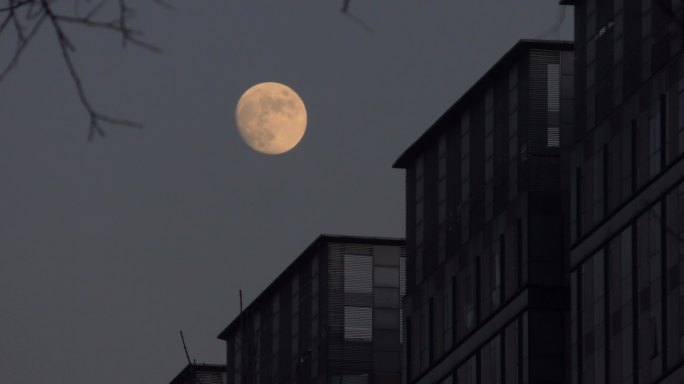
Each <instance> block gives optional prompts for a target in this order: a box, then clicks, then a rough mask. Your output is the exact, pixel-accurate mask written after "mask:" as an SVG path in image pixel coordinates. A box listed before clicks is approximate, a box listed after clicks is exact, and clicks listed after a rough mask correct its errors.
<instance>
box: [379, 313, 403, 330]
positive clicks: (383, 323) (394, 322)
mask: <svg viewBox="0 0 684 384" xmlns="http://www.w3.org/2000/svg"><path fill="white" fill-rule="evenodd" d="M373 312H374V314H375V318H374V319H373V321H374V323H375V328H382V329H396V330H399V310H398V309H384V308H375V309H374V310H373Z"/></svg>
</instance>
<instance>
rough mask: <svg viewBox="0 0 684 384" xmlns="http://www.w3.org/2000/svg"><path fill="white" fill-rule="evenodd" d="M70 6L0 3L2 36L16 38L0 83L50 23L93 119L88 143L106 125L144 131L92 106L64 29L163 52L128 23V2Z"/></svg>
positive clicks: (52, 0)
mask: <svg viewBox="0 0 684 384" xmlns="http://www.w3.org/2000/svg"><path fill="white" fill-rule="evenodd" d="M3 2H4V4H3ZM154 2H155V3H156V4H158V5H161V6H164V7H167V8H169V7H170V6H169V5H168V4H167V3H165V2H164V1H162V0H154ZM67 3H68V0H0V37H3V36H7V35H10V34H13V35H14V37H15V39H16V46H15V49H14V53H13V54H12V56H11V58H10V60H9V62H8V63H7V64H5V66H4V67H2V69H0V83H1V82H2V81H3V80H4V78H5V76H7V74H8V73H9V71H10V70H11V69H12V68H14V67H15V66H16V65H17V63H18V62H19V59H20V57H21V55H22V54H23V52H24V50H25V49H26V47H28V46H29V44H30V43H31V42H32V41H33V39H34V37H35V36H36V33H37V32H38V31H39V30H40V29H41V27H43V25H44V24H45V23H46V22H47V23H48V24H50V26H51V27H52V31H53V33H54V36H55V38H56V40H57V44H58V46H59V49H60V52H61V54H62V60H63V61H64V63H65V64H66V66H67V69H68V71H69V75H70V76H71V79H72V81H73V83H74V86H75V87H76V91H77V93H78V97H79V100H80V102H81V104H82V105H83V107H84V108H85V110H86V112H87V113H88V116H89V118H90V125H89V130H88V140H90V141H92V140H93V139H94V137H95V135H98V136H101V137H104V136H105V130H104V128H103V127H102V124H103V123H107V124H110V125H118V126H127V127H134V128H141V127H142V126H141V125H140V124H139V123H136V122H133V121H130V120H126V119H121V118H116V117H112V116H109V115H107V114H104V113H102V112H100V111H99V110H98V109H96V108H95V107H93V105H92V103H91V102H90V99H89V98H88V95H87V94H86V91H85V88H84V86H83V81H82V80H81V77H80V76H79V73H78V71H77V69H76V66H75V64H74V60H73V54H74V53H75V52H76V47H75V45H74V44H73V43H72V42H71V39H70V38H69V35H68V34H67V32H66V30H65V28H64V26H65V25H75V26H81V27H84V28H88V29H91V30H92V29H97V30H103V31H108V32H112V33H117V34H119V35H120V36H121V45H122V47H124V48H125V47H126V46H128V45H129V44H130V45H135V46H138V47H141V48H143V49H146V50H149V51H152V52H161V50H160V49H159V48H158V47H156V46H154V45H152V44H150V43H148V42H145V41H144V40H142V35H143V33H142V31H140V30H137V29H133V28H131V27H130V25H129V23H128V22H129V20H130V18H132V17H133V16H134V15H135V12H134V10H133V8H131V7H130V6H129V5H128V3H127V0H100V1H97V2H94V1H91V0H72V3H73V9H72V11H71V12H68V11H65V9H67V7H66V4H67ZM107 4H112V5H113V6H114V8H115V9H116V10H115V11H114V14H115V16H114V17H111V16H109V18H108V17H107V16H106V15H104V13H105V12H104V11H103V10H104V9H105V6H106V5H107ZM84 8H85V9H86V11H85V12H83V9H84Z"/></svg>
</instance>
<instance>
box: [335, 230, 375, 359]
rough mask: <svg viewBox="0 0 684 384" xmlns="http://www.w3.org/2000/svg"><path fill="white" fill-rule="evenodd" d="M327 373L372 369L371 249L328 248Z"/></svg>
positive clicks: (368, 246) (355, 245) (354, 245)
mask: <svg viewBox="0 0 684 384" xmlns="http://www.w3.org/2000/svg"><path fill="white" fill-rule="evenodd" d="M327 274H328V288H329V289H328V306H327V317H328V371H329V372H335V371H339V372H345V373H349V372H358V373H363V372H370V370H371V369H372V366H373V364H372V342H371V340H372V325H373V315H372V313H373V312H372V305H373V247H372V246H370V245H359V244H337V243H332V244H329V247H328V271H327Z"/></svg>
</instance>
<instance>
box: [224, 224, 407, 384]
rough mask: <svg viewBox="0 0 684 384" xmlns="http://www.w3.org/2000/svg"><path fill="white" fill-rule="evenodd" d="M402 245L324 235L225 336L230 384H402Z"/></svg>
mask: <svg viewBox="0 0 684 384" xmlns="http://www.w3.org/2000/svg"><path fill="white" fill-rule="evenodd" d="M404 260H405V246H404V240H403V239H389V238H374V237H350V236H331V235H322V236H320V237H318V238H317V239H316V240H315V241H314V242H313V243H312V244H311V245H310V246H309V247H308V248H307V249H306V250H304V252H302V254H301V255H300V256H299V257H297V258H296V259H295V260H294V262H293V263H292V264H290V266H288V267H287V269H285V271H284V272H283V273H282V274H280V276H278V278H276V280H275V281H274V282H273V283H271V284H270V285H269V286H268V287H267V288H266V289H265V290H264V291H263V292H262V293H261V294H259V296H258V297H257V298H256V299H254V301H253V302H252V303H251V304H250V305H249V306H247V307H246V308H245V309H244V311H243V313H242V315H241V316H239V317H237V318H236V319H235V320H233V322H231V323H230V325H228V327H226V329H224V330H223V332H221V334H220V335H219V338H220V339H223V340H225V341H226V345H227V375H228V380H227V383H228V384H271V383H282V384H291V383H300V384H304V383H329V384H371V383H377V384H398V383H399V382H400V372H401V352H400V351H401V344H400V343H401V325H400V320H401V318H402V316H401V314H400V312H401V309H400V303H401V297H402V296H403V294H404V289H405V284H404V281H405V279H404V277H403V275H404V272H403V271H404V262H403V261H404Z"/></svg>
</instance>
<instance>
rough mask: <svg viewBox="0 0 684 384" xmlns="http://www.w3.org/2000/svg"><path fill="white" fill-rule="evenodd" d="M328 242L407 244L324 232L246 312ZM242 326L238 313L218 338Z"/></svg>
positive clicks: (394, 239) (226, 337)
mask: <svg viewBox="0 0 684 384" xmlns="http://www.w3.org/2000/svg"><path fill="white" fill-rule="evenodd" d="M327 243H354V244H373V245H395V246H402V245H405V244H406V241H405V240H404V239H403V238H397V237H371V236H347V235H330V234H322V235H319V236H318V237H317V238H316V240H314V241H313V242H312V243H311V244H309V246H308V247H306V249H304V251H303V252H302V253H301V254H300V255H299V256H297V258H296V259H294V261H292V263H290V265H288V266H287V268H285V270H284V271H283V272H281V273H280V275H278V277H276V278H275V280H273V282H271V284H269V285H268V287H266V289H264V290H263V291H262V292H261V293H260V294H259V295H258V296H257V297H256V298H255V299H254V300H253V301H252V302H251V303H250V304H249V305H248V306H247V307H246V308H244V309H243V311H244V312H248V311H249V310H250V309H252V308H255V307H257V306H259V305H261V302H262V301H264V300H265V299H266V298H268V297H269V296H270V295H271V294H272V293H273V292H275V291H276V290H277V288H278V286H279V285H280V284H281V283H282V282H283V281H284V280H285V279H286V278H287V277H288V276H290V275H292V273H293V271H294V270H295V269H296V268H298V267H299V266H300V265H301V264H302V263H303V262H304V261H306V260H308V259H309V258H310V257H312V256H313V255H314V254H315V253H316V251H317V250H319V249H320V248H321V247H322V246H323V245H325V244H327ZM239 326H240V316H239V315H238V316H237V317H236V318H235V319H233V321H232V322H231V323H230V324H228V326H227V327H226V328H224V329H223V331H221V333H219V335H218V336H217V338H219V339H222V340H228V335H229V334H230V333H232V332H233V330H234V329H235V328H237V327H239Z"/></svg>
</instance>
